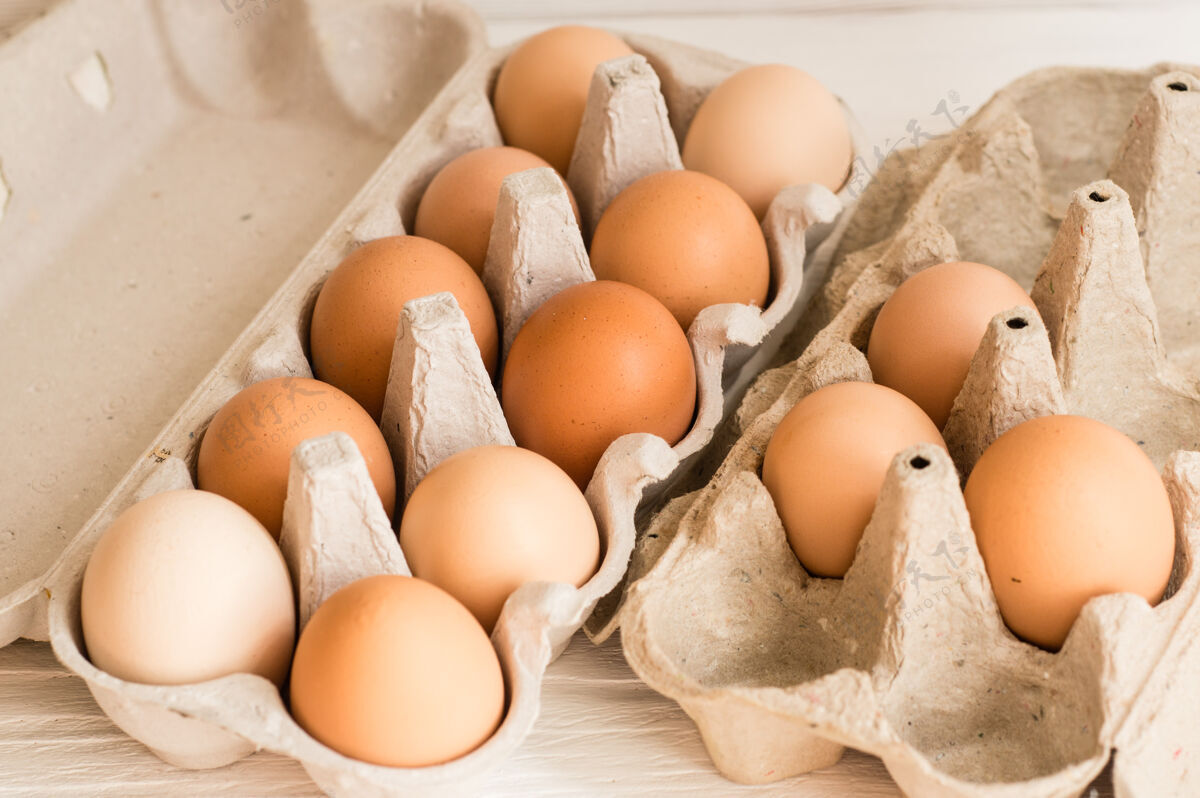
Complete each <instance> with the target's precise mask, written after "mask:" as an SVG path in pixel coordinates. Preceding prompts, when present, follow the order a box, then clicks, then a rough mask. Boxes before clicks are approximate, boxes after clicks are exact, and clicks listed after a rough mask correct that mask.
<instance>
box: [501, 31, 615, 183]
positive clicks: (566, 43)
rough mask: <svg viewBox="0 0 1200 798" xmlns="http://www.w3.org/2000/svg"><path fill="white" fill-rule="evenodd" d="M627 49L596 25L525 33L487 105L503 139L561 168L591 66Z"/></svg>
mask: <svg viewBox="0 0 1200 798" xmlns="http://www.w3.org/2000/svg"><path fill="white" fill-rule="evenodd" d="M627 55H633V50H630V49H629V45H627V44H625V42H623V41H621V40H620V39H618V38H617V37H616V36H613V35H612V34H611V33H607V32H605V31H602V30H597V29H596V28H587V27H583V26H581V25H563V26H561V27H558V28H550V29H549V30H544V31H542V32H541V33H538V34H536V35H534V36H530V37H529V38H528V39H526V40H525V41H524V42H522V43H521V45H520V46H519V47H517V49H515V50H513V52H512V54H511V55H509V57H508V58H507V60H505V62H504V66H503V67H501V68H500V75H499V77H497V78H496V92H495V94H494V95H493V97H492V105H493V106H494V107H495V109H496V122H497V123H498V124H499V125H500V132H501V134H503V136H504V143H505V144H511V145H512V146H514V147H520V148H521V149H524V150H529V151H530V152H532V153H534V154H536V155H540V156H541V157H543V158H545V159H546V160H547V161H549V162H550V165H551V166H553V167H554V168H555V169H557V170H558V171H559V173H560V174H566V173H567V166H568V165H569V164H570V163H571V153H572V152H573V151H574V150H575V137H576V136H578V135H579V123H580V121H581V120H582V119H583V109H584V108H585V107H586V106H587V96H588V87H590V86H591V83H592V74H593V73H594V72H595V71H596V67H597V66H599V65H600V64H602V63H603V62H605V61H611V60H612V59H614V58H621V57H623V56H627Z"/></svg>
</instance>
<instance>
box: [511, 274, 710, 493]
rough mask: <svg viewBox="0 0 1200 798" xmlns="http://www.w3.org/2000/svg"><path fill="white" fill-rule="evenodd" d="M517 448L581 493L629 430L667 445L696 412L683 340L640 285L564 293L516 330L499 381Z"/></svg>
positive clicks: (604, 284)
mask: <svg viewBox="0 0 1200 798" xmlns="http://www.w3.org/2000/svg"><path fill="white" fill-rule="evenodd" d="M501 394H502V403H503V406H504V414H505V417H506V418H507V419H508V423H509V426H510V427H511V429H512V433H513V437H514V438H516V441H517V444H518V445H520V446H523V447H524V448H526V449H532V450H533V451H535V452H537V453H538V454H541V455H544V456H545V457H548V458H549V459H550V460H552V461H553V462H554V463H556V464H557V465H558V466H559V467H560V468H562V469H563V470H564V471H566V472H567V473H568V474H569V475H570V476H571V478H572V479H573V480H575V483H576V484H577V485H579V486H580V487H581V488H584V487H586V486H587V483H588V481H589V480H590V479H591V477H592V472H593V471H594V470H595V469H596V464H597V463H598V462H599V460H600V456H601V455H602V454H603V453H604V450H605V449H607V448H608V445H609V444H610V443H612V442H613V441H614V440H616V439H617V438H619V437H620V436H622V435H625V434H627V433H631V432H648V433H652V434H654V435H658V436H659V437H661V438H663V439H664V440H666V441H667V443H669V444H672V445H674V444H675V443H677V442H678V441H679V440H680V439H681V438H682V437H683V436H684V434H685V433H686V432H687V430H688V427H690V426H691V423H692V414H693V412H694V411H695V407H696V369H695V365H694V363H693V360H692V351H691V348H690V347H689V346H688V341H687V337H686V336H685V335H684V334H683V330H682V329H681V328H680V327H679V323H678V322H676V321H675V317H674V316H672V315H671V312H670V311H669V310H667V309H666V308H665V307H664V306H663V304H662V303H661V302H659V301H658V300H657V299H655V298H654V297H652V296H650V295H649V294H647V293H646V292H645V291H643V290H641V289H640V288H635V287H634V286H631V285H626V284H624V283H616V282H611V281H607V280H600V281H597V282H591V283H582V284H580V285H576V286H572V287H571V288H568V289H566V290H565V291H562V292H560V293H558V294H556V295H554V296H553V297H551V298H550V299H548V300H547V301H546V302H545V303H543V304H542V306H541V307H540V308H538V309H537V310H536V311H535V312H534V313H533V315H531V316H530V317H529V320H528V321H526V322H525V325H524V326H523V327H522V328H521V331H520V332H519V333H517V337H516V339H515V340H514V341H513V345H512V349H511V350H510V352H509V355H508V359H507V361H506V362H505V365H504V376H503V379H502V380H501Z"/></svg>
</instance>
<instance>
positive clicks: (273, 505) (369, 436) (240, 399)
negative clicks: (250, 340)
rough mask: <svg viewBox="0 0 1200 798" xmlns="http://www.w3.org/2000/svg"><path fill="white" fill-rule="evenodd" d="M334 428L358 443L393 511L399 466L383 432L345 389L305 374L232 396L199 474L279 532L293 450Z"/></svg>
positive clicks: (215, 423)
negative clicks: (395, 462) (393, 457)
mask: <svg viewBox="0 0 1200 798" xmlns="http://www.w3.org/2000/svg"><path fill="white" fill-rule="evenodd" d="M330 432H344V433H346V434H347V435H349V436H350V437H351V439H353V441H354V443H355V445H357V446H358V451H359V453H360V454H362V456H363V459H364V460H365V461H366V463H367V471H368V473H370V475H371V482H372V483H374V485H375V490H376V491H378V492H379V499H380V501H381V502H383V509H384V510H385V511H386V512H387V514H388V517H389V518H390V517H391V516H392V512H393V510H394V509H395V505H396V472H395V470H394V469H393V467H392V458H391V455H390V454H389V453H388V448H387V443H386V442H385V441H384V439H383V433H381V432H380V431H379V427H378V426H377V425H376V424H375V422H374V421H373V420H372V419H371V417H370V416H369V415H367V412H366V411H365V410H363V409H362V407H360V406H359V404H358V403H357V402H355V401H354V400H353V399H351V398H350V397H349V396H347V395H346V394H345V393H343V392H342V391H339V390H338V389H337V388H334V387H333V386H332V385H328V384H326V383H323V382H320V381H318V380H310V379H307V378H304V377H278V378H276V379H271V380H263V381H262V382H256V383H254V384H253V385H251V386H249V387H248V388H245V389H243V390H242V391H241V392H239V393H238V394H237V395H235V396H234V397H233V398H232V399H230V400H229V401H228V402H226V403H225V405H224V407H222V408H221V409H220V410H218V411H217V414H216V415H215V416H214V417H213V420H212V423H210V424H209V425H208V430H207V431H206V432H205V433H204V438H203V439H202V440H201V441H200V453H199V457H198V459H197V461H196V481H197V483H198V485H199V487H200V488H201V489H203V490H208V491H212V492H213V493H218V494H220V495H222V496H224V497H225V498H227V499H232V500H233V501H234V502H236V503H237V504H239V505H241V506H242V507H244V508H245V509H246V510H249V511H250V514H251V515H253V516H254V517H255V518H257V519H258V520H259V522H260V523H261V524H262V525H263V526H265V527H266V528H267V531H269V532H270V533H271V534H272V535H274V536H275V537H276V538H278V537H279V531H280V527H281V526H282V524H283V501H284V499H285V498H287V483H288V469H289V467H290V465H291V458H292V449H295V448H296V445H297V444H299V443H300V442H301V441H305V440H308V439H309V438H316V437H319V436H321V435H327V434H329V433H330Z"/></svg>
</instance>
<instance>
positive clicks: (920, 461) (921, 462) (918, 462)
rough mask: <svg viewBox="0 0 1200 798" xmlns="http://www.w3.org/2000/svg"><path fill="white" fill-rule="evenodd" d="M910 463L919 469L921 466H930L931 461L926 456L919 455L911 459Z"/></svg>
mask: <svg viewBox="0 0 1200 798" xmlns="http://www.w3.org/2000/svg"><path fill="white" fill-rule="evenodd" d="M908 464H909V465H911V466H912V467H913V468H918V469H919V468H927V467H928V466H929V461H928V460H926V459H925V458H924V457H921V456H920V455H917V456H916V457H914V458H913V459H911V460H909V461H908Z"/></svg>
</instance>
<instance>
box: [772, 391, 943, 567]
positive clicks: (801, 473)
mask: <svg viewBox="0 0 1200 798" xmlns="http://www.w3.org/2000/svg"><path fill="white" fill-rule="evenodd" d="M918 443H935V444H937V445H938V446H941V447H942V448H943V449H944V448H946V444H945V442H944V441H943V440H942V436H941V433H939V432H938V430H937V427H935V426H933V422H932V421H930V420H929V417H928V416H926V415H925V413H924V412H923V411H922V410H921V408H919V407H917V406H916V405H915V404H913V403H912V402H911V401H910V400H909V399H907V398H905V397H904V396H903V395H901V394H899V393H897V392H896V391H893V390H892V389H891V388H885V387H884V386H882V385H874V384H872V383H869V382H840V383H835V384H833V385H827V386H825V387H824V388H821V389H819V390H817V391H814V392H813V393H811V394H809V395H808V396H806V397H804V398H803V399H801V400H800V401H799V402H797V403H796V406H795V407H793V408H792V409H791V410H790V411H789V412H788V414H787V415H786V416H784V417H783V420H782V421H780V422H779V426H778V427H776V428H775V433H774V434H773V435H772V436H771V441H770V443H768V444H767V452H766V455H765V457H764V458H763V470H762V476H763V484H764V485H765V486H766V488H767V491H768V492H769V493H770V494H771V498H772V499H773V500H774V502H775V509H776V510H777V511H778V512H779V518H780V520H782V521H783V528H784V530H785V531H786V533H787V538H788V543H790V544H791V546H792V551H794V552H795V553H796V557H797V558H798V559H799V560H800V564H801V565H803V566H804V568H805V569H806V570H807V571H808V572H809V573H812V574H814V575H816V576H829V577H840V576H843V575H845V573H846V571H847V569H849V568H850V563H851V562H853V561H854V554H855V551H856V550H857V548H858V541H859V539H861V538H862V533H863V530H864V529H866V527H867V522H868V521H870V520H871V514H872V513H873V512H874V511H875V500H876V499H877V498H878V496H879V489H880V488H881V487H883V480H884V478H885V477H886V476H887V470H888V466H889V465H891V462H892V458H894V457H895V456H896V455H897V454H898V453H899V452H900V451H902V450H904V449H907V448H908V447H909V446H913V445H916V444H918Z"/></svg>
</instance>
